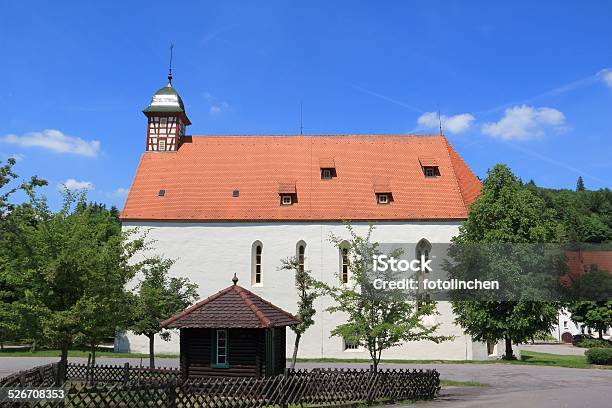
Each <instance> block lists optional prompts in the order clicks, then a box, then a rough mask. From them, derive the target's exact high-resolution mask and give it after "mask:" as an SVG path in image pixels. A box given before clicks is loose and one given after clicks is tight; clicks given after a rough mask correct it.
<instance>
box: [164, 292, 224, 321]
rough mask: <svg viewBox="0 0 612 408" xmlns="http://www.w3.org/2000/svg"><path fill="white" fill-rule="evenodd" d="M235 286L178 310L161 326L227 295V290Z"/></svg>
mask: <svg viewBox="0 0 612 408" xmlns="http://www.w3.org/2000/svg"><path fill="white" fill-rule="evenodd" d="M232 287H233V286H228V287H227V288H225V289H223V290H220V291H219V292H217V293H215V294H214V295H210V296H209V297H207V298H206V299H202V300H200V301H199V302H197V303H195V304H193V305H191V306H189V307H188V308H186V309H184V310H183V311H181V312H178V313H176V314H174V315H172V316H171V317H169V318H167V319H166V320H163V321H162V322H161V326H162V327H165V326H167V325H169V324H170V323H172V322H175V321H177V320H178V319H180V318H181V317H183V316H186V315H188V314H189V313H191V312H193V311H195V310H197V309H199V308H201V307H202V306H204V305H206V304H208V303H210V302H212V301H213V300H215V299H216V298H218V297H219V296H221V295H225V294H226V293H227V292H229V291H230V290H232Z"/></svg>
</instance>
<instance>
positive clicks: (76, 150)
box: [0, 129, 100, 157]
mask: <svg viewBox="0 0 612 408" xmlns="http://www.w3.org/2000/svg"><path fill="white" fill-rule="evenodd" d="M0 142H3V143H9V144H14V145H17V146H20V147H40V148H43V149H47V150H51V151H53V152H56V153H72V154H78V155H80V156H86V157H95V156H97V155H98V152H99V151H100V142H99V141H98V140H83V139H81V138H80V137H75V136H68V135H65V134H64V133H62V132H60V131H59V130H55V129H45V130H43V131H42V132H31V133H26V134H25V135H22V136H18V135H14V134H9V135H6V136H2V137H0Z"/></svg>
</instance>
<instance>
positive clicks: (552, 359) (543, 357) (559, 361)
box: [298, 351, 612, 369]
mask: <svg viewBox="0 0 612 408" xmlns="http://www.w3.org/2000/svg"><path fill="white" fill-rule="evenodd" d="M298 361H304V362H327V363H334V362H346V363H368V362H369V361H370V360H367V359H332V358H323V359H298ZM381 362H382V363H395V364H524V365H542V366H556V367H569V368H609V369H612V366H595V365H592V364H589V363H587V361H586V357H585V356H565V355H559V354H547V353H539V352H536V351H522V352H521V360H515V361H506V360H479V361H472V360H385V359H383V360H382V361H381Z"/></svg>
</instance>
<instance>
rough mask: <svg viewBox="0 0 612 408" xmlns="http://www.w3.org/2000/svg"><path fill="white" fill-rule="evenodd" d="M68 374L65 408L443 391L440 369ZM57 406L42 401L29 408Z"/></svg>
mask: <svg viewBox="0 0 612 408" xmlns="http://www.w3.org/2000/svg"><path fill="white" fill-rule="evenodd" d="M67 373H68V382H66V384H64V387H65V388H66V390H67V392H68V396H67V398H66V399H65V400H64V401H63V402H62V403H61V404H63V405H62V406H65V407H74V408H81V407H82V408H85V407H87V408H89V407H92V408H93V407H100V406H102V407H149V406H154V407H169V408H174V407H176V408H178V407H181V408H189V407H206V408H217V407H219V408H221V407H224V408H227V407H242V408H259V407H287V406H289V405H298V406H313V405H315V406H334V405H336V406H338V405H343V406H347V405H348V406H351V405H353V404H357V403H367V404H372V403H380V402H394V401H402V400H423V399H431V398H433V397H434V396H435V395H436V393H437V392H438V391H439V389H440V377H439V373H438V372H437V371H436V370H379V371H378V372H377V373H374V372H372V371H370V370H357V369H315V370H287V372H286V373H285V375H279V376H277V377H268V378H249V377H243V378H224V377H202V378H197V379H190V380H188V381H186V382H182V381H180V371H179V370H176V369H155V370H149V369H144V368H134V367H129V366H96V367H95V368H93V369H91V368H89V369H87V367H86V366H85V365H73V364H70V365H69V366H68V369H67ZM92 378H93V379H94V380H93V382H92ZM0 384H2V383H1V382H0ZM32 385H35V384H32ZM59 404H60V403H59V402H38V403H34V404H32V405H30V406H36V407H43V406H44V407H50V406H59Z"/></svg>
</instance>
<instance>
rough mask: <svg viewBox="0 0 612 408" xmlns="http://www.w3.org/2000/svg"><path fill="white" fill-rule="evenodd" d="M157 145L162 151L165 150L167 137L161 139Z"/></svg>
mask: <svg viewBox="0 0 612 408" xmlns="http://www.w3.org/2000/svg"><path fill="white" fill-rule="evenodd" d="M157 146H158V149H159V151H160V152H165V151H166V139H159V142H158V143H157Z"/></svg>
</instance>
